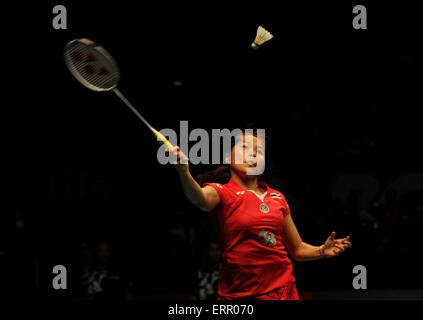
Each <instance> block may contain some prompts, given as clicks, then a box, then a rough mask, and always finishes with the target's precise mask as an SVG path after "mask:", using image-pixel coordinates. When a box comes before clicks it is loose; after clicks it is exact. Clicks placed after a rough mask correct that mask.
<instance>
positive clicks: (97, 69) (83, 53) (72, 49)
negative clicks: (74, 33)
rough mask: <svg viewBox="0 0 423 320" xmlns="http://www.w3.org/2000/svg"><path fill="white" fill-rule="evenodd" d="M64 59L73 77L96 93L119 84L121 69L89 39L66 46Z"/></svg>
mask: <svg viewBox="0 0 423 320" xmlns="http://www.w3.org/2000/svg"><path fill="white" fill-rule="evenodd" d="M63 57H64V59H65V63H66V66H67V67H68V69H69V71H70V72H71V73H72V75H73V76H74V77H75V78H76V79H77V80H78V81H79V82H80V83H81V84H82V85H84V86H85V87H87V88H88V89H91V90H94V91H109V90H111V89H113V88H115V87H116V86H117V85H118V83H119V78H120V71H119V67H118V65H117V63H116V61H115V59H113V57H112V56H111V55H110V53H108V52H107V51H106V50H105V49H104V48H103V47H101V46H99V45H97V44H96V43H95V42H93V41H91V40H89V39H75V40H72V41H70V42H69V43H67V44H66V46H65V48H64V51H63Z"/></svg>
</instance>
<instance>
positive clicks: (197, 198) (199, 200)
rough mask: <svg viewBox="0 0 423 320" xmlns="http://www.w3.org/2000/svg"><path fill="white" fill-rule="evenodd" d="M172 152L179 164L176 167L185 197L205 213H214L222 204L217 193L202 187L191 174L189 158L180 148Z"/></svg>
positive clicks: (210, 188) (211, 188)
mask: <svg viewBox="0 0 423 320" xmlns="http://www.w3.org/2000/svg"><path fill="white" fill-rule="evenodd" d="M170 152H173V153H174V155H175V156H176V157H177V161H178V163H177V164H174V166H175V168H176V171H177V172H178V174H179V178H180V180H181V184H182V190H183V191H184V194H185V196H186V197H187V198H188V200H189V201H190V202H191V203H192V204H193V205H195V206H196V207H197V208H200V209H201V210H203V211H212V210H213V209H214V208H215V207H216V206H217V205H218V204H219V202H220V197H219V194H218V193H217V191H216V190H215V189H214V188H213V187H210V186H205V187H204V188H201V187H200V185H199V184H198V183H197V181H195V179H194V178H193V177H192V175H191V173H190V172H189V168H188V158H187V157H186V156H185V155H184V154H183V153H182V152H181V151H180V150H179V147H177V146H176V147H174V148H173V149H172V150H171V151H170ZM181 160H185V161H186V163H185V164H181V163H179V162H181Z"/></svg>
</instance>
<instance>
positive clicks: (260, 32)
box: [251, 26, 273, 49]
mask: <svg viewBox="0 0 423 320" xmlns="http://www.w3.org/2000/svg"><path fill="white" fill-rule="evenodd" d="M272 38H273V35H272V34H271V33H270V32H269V31H267V30H266V29H265V28H263V27H262V26H259V27H258V29H257V35H256V38H255V39H254V42H253V43H252V44H251V47H252V48H253V49H258V48H259V47H260V46H261V45H262V44H263V43H265V42H266V41H269V40H270V39H272Z"/></svg>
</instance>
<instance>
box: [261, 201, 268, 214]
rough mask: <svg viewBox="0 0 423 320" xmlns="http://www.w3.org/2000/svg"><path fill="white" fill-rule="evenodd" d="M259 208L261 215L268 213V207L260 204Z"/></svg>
mask: <svg viewBox="0 0 423 320" xmlns="http://www.w3.org/2000/svg"><path fill="white" fill-rule="evenodd" d="M259 208H260V211H261V212H263V213H268V212H269V207H268V206H267V204H265V203H264V202H263V203H261V204H260V206H259Z"/></svg>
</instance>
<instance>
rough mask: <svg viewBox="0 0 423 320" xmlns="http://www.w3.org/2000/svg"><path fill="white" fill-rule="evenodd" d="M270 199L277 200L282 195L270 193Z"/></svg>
mask: <svg viewBox="0 0 423 320" xmlns="http://www.w3.org/2000/svg"><path fill="white" fill-rule="evenodd" d="M270 197H272V198H278V199H282V195H281V194H280V193H274V192H273V193H271V194H270Z"/></svg>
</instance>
